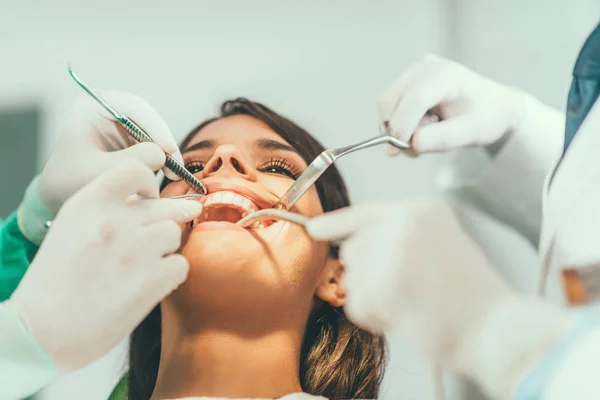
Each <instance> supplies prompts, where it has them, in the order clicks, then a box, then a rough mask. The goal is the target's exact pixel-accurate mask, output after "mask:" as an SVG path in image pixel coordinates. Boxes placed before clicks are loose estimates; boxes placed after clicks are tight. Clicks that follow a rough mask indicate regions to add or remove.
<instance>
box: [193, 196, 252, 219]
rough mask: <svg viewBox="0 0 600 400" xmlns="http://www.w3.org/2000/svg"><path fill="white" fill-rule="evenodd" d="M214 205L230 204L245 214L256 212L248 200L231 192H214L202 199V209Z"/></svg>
mask: <svg viewBox="0 0 600 400" xmlns="http://www.w3.org/2000/svg"><path fill="white" fill-rule="evenodd" d="M214 204H232V205H234V206H237V207H239V208H241V209H243V210H244V211H245V212H246V213H247V214H250V213H252V212H254V211H257V210H258V207H256V206H255V205H254V203H252V202H251V201H250V200H248V199H247V198H245V197H243V196H240V195H239V194H237V193H233V192H216V193H212V194H209V195H207V196H206V197H205V199H204V207H208V206H210V205H214Z"/></svg>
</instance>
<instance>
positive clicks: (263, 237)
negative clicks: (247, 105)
mask: <svg viewBox="0 0 600 400" xmlns="http://www.w3.org/2000/svg"><path fill="white" fill-rule="evenodd" d="M182 154H183V158H184V161H185V164H186V167H187V168H188V170H190V171H191V172H192V173H193V174H194V175H195V176H196V177H198V178H199V179H201V180H202V182H204V183H205V184H206V185H207V187H208V193H209V194H208V196H207V197H206V198H204V199H203V201H204V212H203V215H202V216H201V217H200V218H199V219H198V220H196V221H194V222H193V223H192V224H188V225H182V230H183V231H184V232H183V241H182V247H181V250H180V251H181V254H183V255H184V256H185V257H186V258H187V259H188V261H189V263H190V272H189V275H188V279H187V281H186V282H185V283H184V284H183V285H182V286H181V287H180V288H179V289H178V290H177V291H176V292H175V293H174V294H173V296H175V297H178V298H181V300H182V301H185V302H186V303H187V304H188V305H189V304H190V302H191V303H199V304H201V305H202V306H203V307H206V306H207V304H210V307H214V308H215V309H227V308H230V307H235V308H236V309H238V310H239V309H240V307H241V308H242V309H248V310H256V309H257V308H258V309H264V307H265V306H267V307H269V308H270V309H272V308H273V307H277V306H281V307H284V309H288V308H289V307H290V306H295V307H298V306H300V307H301V306H302V305H305V306H306V307H310V306H311V304H312V299H313V298H314V295H315V293H317V294H318V295H320V297H322V298H324V299H325V300H326V301H329V302H332V303H334V305H336V306H338V305H341V304H337V300H336V301H331V299H329V298H327V297H328V295H327V293H326V292H324V291H323V290H322V289H323V288H322V286H323V284H324V283H323V281H324V274H330V275H331V274H332V273H333V272H335V275H336V276H337V277H339V271H333V270H332V263H333V264H335V265H334V267H333V268H334V269H339V268H340V267H339V265H338V264H337V262H336V261H335V260H332V259H330V258H329V256H328V254H329V252H328V244H327V243H322V242H320V243H319V242H315V241H313V240H312V239H311V238H310V237H309V236H308V235H307V234H306V233H305V231H304V230H303V229H302V228H301V227H299V226H297V225H293V224H290V223H287V222H283V221H279V222H267V223H265V224H261V226H255V227H253V228H250V229H244V228H240V227H238V226H237V225H235V224H234V222H236V221H237V220H239V219H240V218H241V217H242V216H243V215H244V214H246V213H248V212H251V211H253V210H257V209H263V208H270V207H272V206H273V205H274V204H275V203H276V202H277V201H278V200H279V198H280V197H281V196H282V195H283V194H284V193H285V191H286V190H287V189H288V188H289V187H290V186H291V185H292V183H294V180H295V178H296V177H298V176H299V175H300V174H301V173H302V171H304V169H305V168H306V166H307V165H306V162H304V160H303V159H302V157H300V155H299V154H297V153H296V151H295V150H294V148H293V147H292V146H290V144H289V143H287V142H286V141H285V140H283V139H282V138H281V137H280V136H279V135H277V134H276V133H275V132H273V131H272V130H271V129H270V128H269V127H268V126H267V125H266V124H264V123H263V122H261V121H259V120H256V119H254V118H252V117H249V116H245V115H238V116H232V117H227V118H223V119H219V120H217V121H215V122H212V123H210V124H209V125H207V126H206V127H204V128H203V129H201V130H200V131H199V132H198V133H197V134H196V135H195V136H194V137H193V138H192V140H191V141H190V142H189V143H188V144H187V146H186V147H185V148H183V149H182ZM190 192H191V190H190V189H189V187H188V186H187V185H186V184H185V183H182V182H172V183H170V184H169V185H167V186H166V187H165V189H164V190H163V192H162V194H161V196H162V197H172V196H177V195H181V194H185V193H190ZM292 211H293V212H296V213H300V214H303V215H306V216H310V217H314V216H317V215H319V214H322V213H323V209H322V207H321V203H320V201H319V197H318V194H317V191H316V189H315V188H314V187H313V188H311V189H310V190H309V191H308V192H307V193H306V194H305V195H304V196H303V197H302V199H300V201H298V203H297V204H296V205H295V206H294V208H293V209H292ZM326 266H327V268H325V267H326ZM327 280H328V282H329V284H331V279H327ZM301 308H304V307H301Z"/></svg>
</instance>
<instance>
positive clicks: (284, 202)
mask: <svg viewBox="0 0 600 400" xmlns="http://www.w3.org/2000/svg"><path fill="white" fill-rule="evenodd" d="M382 129H384V128H382ZM380 144H391V145H392V146H394V147H396V148H398V149H400V150H409V149H410V144H408V143H406V142H403V141H401V140H399V139H398V138H395V137H394V136H391V135H383V136H377V137H374V138H372V139H369V140H365V141H363V142H360V143H357V144H354V145H352V146H345V147H338V148H337V149H330V150H325V151H324V152H322V153H321V154H320V155H319V156H318V157H317V158H315V160H314V161H313V162H311V163H310V165H309V166H308V167H307V168H306V169H305V170H304V172H303V173H302V175H300V177H299V178H298V179H297V180H296V182H294V184H293V185H292V186H291V187H290V188H289V189H288V191H287V192H285V193H284V194H283V196H281V199H279V202H277V204H276V205H275V207H276V208H279V209H284V210H289V209H291V208H292V207H293V206H294V204H296V202H297V201H298V200H300V198H301V197H302V195H303V194H304V193H305V192H306V191H307V190H308V189H309V188H310V187H311V186H312V185H313V184H314V183H315V182H316V181H317V179H319V177H320V176H321V175H323V173H324V172H325V171H326V170H327V168H329V167H330V166H331V165H332V164H333V163H334V162H335V161H336V160H338V159H339V158H340V157H343V156H345V155H346V154H350V153H353V152H355V151H359V150H363V149H368V148H369V147H373V146H378V145H380Z"/></svg>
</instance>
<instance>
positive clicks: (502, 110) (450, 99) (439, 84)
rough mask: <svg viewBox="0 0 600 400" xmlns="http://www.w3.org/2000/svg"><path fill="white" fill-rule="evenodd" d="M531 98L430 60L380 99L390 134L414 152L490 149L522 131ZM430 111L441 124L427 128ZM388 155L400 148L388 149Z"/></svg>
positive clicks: (452, 64) (447, 63)
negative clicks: (467, 147) (469, 147)
mask: <svg viewBox="0 0 600 400" xmlns="http://www.w3.org/2000/svg"><path fill="white" fill-rule="evenodd" d="M529 97H530V96H529V95H527V94H525V93H523V92H520V91H517V90H515V89H512V88H509V87H507V86H504V85H502V84H499V83H497V82H494V81H492V80H490V79H488V78H485V77H483V76H481V75H478V74H477V73H475V72H473V71H471V70H469V69H468V68H466V67H464V66H463V65H460V64H458V63H455V62H452V61H449V60H446V59H443V58H440V57H437V56H432V55H430V56H427V57H425V58H423V59H422V60H421V61H418V62H417V63H415V64H413V65H412V66H411V67H409V68H408V70H407V71H406V72H404V73H403V74H402V75H401V76H400V78H398V80H397V81H396V82H395V83H394V84H392V85H391V86H390V87H389V88H388V89H387V90H386V91H385V92H384V94H383V95H382V96H381V99H380V101H379V111H380V116H381V119H382V120H383V121H384V122H386V121H387V122H389V126H388V128H387V133H388V134H390V135H393V136H396V137H397V138H399V139H400V140H403V141H405V142H409V141H410V142H411V144H412V147H413V150H414V152H415V153H417V154H419V153H427V152H440V151H447V150H452V149H455V148H459V147H465V146H486V145H490V144H493V143H495V142H497V141H498V140H499V139H502V138H503V137H504V136H505V135H507V134H508V133H511V132H513V131H515V130H518V129H519V126H520V125H521V123H522V120H523V118H524V114H525V109H526V108H527V104H528V99H529ZM428 110H431V111H433V113H434V114H436V115H437V116H439V117H440V119H441V122H437V123H433V124H423V123H422V120H423V119H424V118H425V115H426V113H427V111H428ZM388 152H389V154H390V155H397V154H398V153H399V150H398V149H395V148H393V147H392V146H389V147H388Z"/></svg>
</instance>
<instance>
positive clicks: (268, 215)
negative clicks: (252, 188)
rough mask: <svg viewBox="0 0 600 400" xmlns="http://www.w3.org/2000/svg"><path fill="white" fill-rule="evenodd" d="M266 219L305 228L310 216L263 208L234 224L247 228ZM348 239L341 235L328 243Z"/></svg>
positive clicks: (336, 244)
mask: <svg viewBox="0 0 600 400" xmlns="http://www.w3.org/2000/svg"><path fill="white" fill-rule="evenodd" d="M266 219H275V220H282V221H287V222H291V223H293V224H296V225H300V226H302V227H303V228H304V229H305V230H306V228H307V226H308V223H309V221H310V218H308V217H305V216H304V215H300V214H297V213H292V212H289V211H284V210H277V209H275V208H266V209H264V210H260V211H255V212H253V213H251V214H249V215H247V216H245V217H244V218H242V219H240V220H239V221H238V222H236V225H238V226H241V227H242V228H247V227H249V226H251V225H252V224H254V223H256V222H259V221H264V220H266ZM346 239H348V237H343V238H340V239H338V240H333V241H330V242H329V243H330V244H332V245H334V246H340V245H341V244H342V242H343V241H344V240H346Z"/></svg>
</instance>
